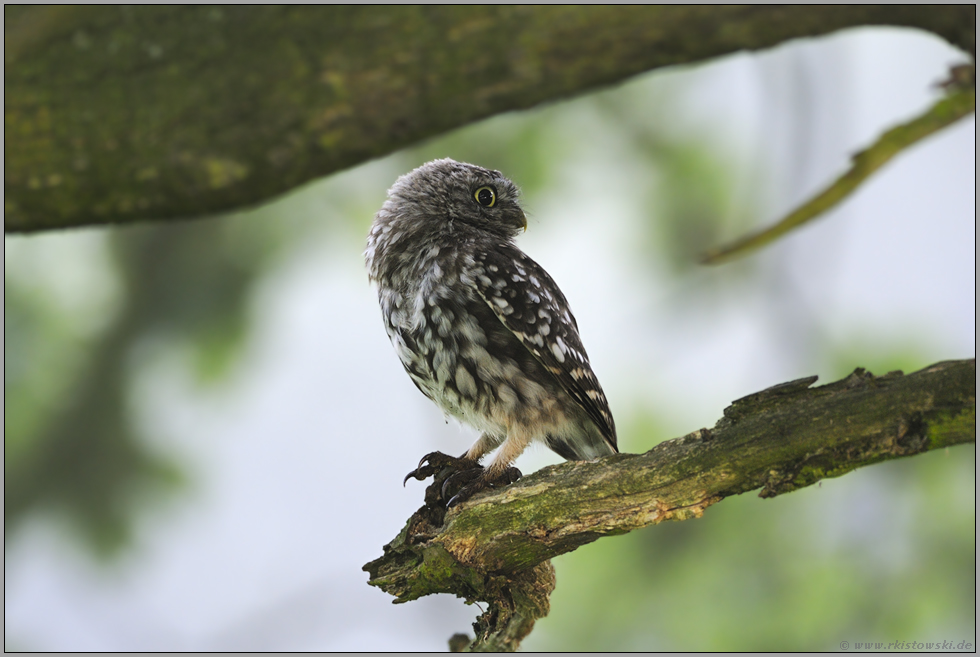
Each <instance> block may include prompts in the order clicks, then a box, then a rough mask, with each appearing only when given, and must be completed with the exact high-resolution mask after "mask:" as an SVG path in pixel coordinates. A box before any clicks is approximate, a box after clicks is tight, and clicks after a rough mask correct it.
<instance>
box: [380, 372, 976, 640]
mask: <svg viewBox="0 0 980 657" xmlns="http://www.w3.org/2000/svg"><path fill="white" fill-rule="evenodd" d="M815 380H816V377H809V378H806V379H800V380H797V381H791V382H789V383H784V384H782V385H778V386H775V387H772V388H769V389H767V390H763V391H762V392H758V393H755V394H753V395H749V396H748V397H744V398H742V399H739V400H737V401H735V402H733V403H732V405H731V406H729V407H728V408H726V409H725V411H724V415H723V417H722V418H721V419H720V420H719V421H718V423H717V424H716V425H715V426H714V428H713V429H700V430H698V431H695V432H693V433H690V434H688V435H687V436H684V437H682V438H677V439H674V440H669V441H666V442H663V443H660V444H659V445H657V446H656V447H654V448H653V449H651V450H650V451H648V452H646V453H644V454H618V455H615V456H610V457H606V458H603V459H599V460H597V461H592V462H581V461H572V462H566V463H561V464H559V465H554V466H550V467H547V468H543V469H542V470H539V471H538V472H535V473H533V474H531V475H528V476H526V477H524V478H523V479H521V480H520V481H518V482H517V483H515V484H513V485H511V486H508V487H506V488H504V489H501V490H496V491H490V492H487V493H483V494H479V495H477V496H474V497H473V498H472V499H471V500H468V501H467V502H465V503H463V504H462V505H460V506H459V507H458V508H455V509H453V510H452V511H450V512H449V513H448V514H444V513H442V512H441V511H440V510H438V509H432V508H429V507H422V508H421V509H419V511H417V512H416V513H415V515H413V516H412V518H410V519H409V521H408V523H407V524H406V526H405V527H404V529H402V531H401V533H399V535H398V536H397V537H396V538H395V539H394V540H393V541H392V542H391V543H389V544H388V545H386V546H385V547H384V555H383V556H382V557H380V558H379V559H376V560H375V561H372V562H371V563H369V564H367V565H365V566H364V570H366V571H367V572H368V573H369V574H370V579H369V582H368V583H369V584H371V585H372V586H377V587H379V588H381V589H383V590H384V591H386V592H388V593H390V594H392V595H393V596H395V598H396V599H395V602H407V601H409V600H414V599H417V598H420V597H422V596H425V595H429V594H431V593H453V594H455V595H457V596H459V597H461V598H464V599H466V600H468V601H477V600H482V601H485V602H487V603H488V604H489V608H488V610H487V611H486V613H484V614H483V615H482V616H480V618H479V619H478V621H477V623H476V624H475V625H474V627H475V629H476V630H477V636H476V639H475V640H474V642H473V643H472V644H470V645H469V646H468V649H470V650H514V649H516V647H517V646H518V644H519V643H520V640H521V639H522V638H523V637H524V636H526V635H527V633H528V632H530V631H531V628H532V627H533V625H534V622H535V620H536V619H538V618H541V617H543V616H544V615H546V614H547V613H548V595H549V593H550V592H551V589H552V588H553V587H554V572H553V570H552V569H551V566H550V562H549V559H551V558H552V557H554V556H557V555H560V554H563V553H565V552H569V551H571V550H574V549H576V548H577V547H579V546H581V545H584V544H586V543H590V542H592V541H595V540H597V539H598V538H601V537H602V536H608V535H614V534H623V533H625V532H629V531H632V530H634V529H638V528H640V527H645V526H647V525H652V524H656V523H659V522H663V521H664V520H686V519H689V518H697V517H700V516H701V515H702V514H703V513H704V510H705V509H706V508H707V507H709V506H711V505H712V504H715V503H717V502H720V501H721V500H723V499H724V498H726V497H728V496H731V495H738V494H740V493H744V492H747V491H751V490H756V489H761V493H760V496H761V497H773V496H776V495H781V494H783V493H788V492H791V491H794V490H797V489H799V488H803V487H805V486H809V485H810V484H813V483H815V482H817V481H820V480H821V479H825V478H828V477H839V476H840V475H843V474H845V473H847V472H850V471H851V470H854V469H855V468H859V467H862V466H865V465H870V464H872V463H878V462H880V461H885V460H888V459H894V458H900V457H906V456H912V455H915V454H920V453H922V452H926V451H928V450H931V449H939V448H944V447H949V446H951V445H957V444H960V443H969V442H975V441H976V360H975V359H970V360H960V361H947V362H941V363H936V364H935V365H932V366H930V367H927V368H925V369H923V370H920V371H918V372H915V373H914V374H909V375H903V374H902V373H901V372H892V373H889V374H886V375H884V376H873V375H871V374H870V373H868V372H866V371H864V370H862V369H858V370H855V371H854V373H853V374H851V375H850V376H848V377H847V378H845V379H842V380H840V381H837V382H834V383H831V384H828V385H824V386H819V387H815V388H811V387H810V386H811V384H812V383H813V382H814V381H815Z"/></svg>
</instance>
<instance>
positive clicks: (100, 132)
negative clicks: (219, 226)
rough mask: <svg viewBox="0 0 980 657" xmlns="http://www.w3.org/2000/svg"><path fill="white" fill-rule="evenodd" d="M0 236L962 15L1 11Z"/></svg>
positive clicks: (236, 189) (167, 206)
mask: <svg viewBox="0 0 980 657" xmlns="http://www.w3.org/2000/svg"><path fill="white" fill-rule="evenodd" d="M4 18H5V26H4V37H5V39H4V57H5V60H4V114H5V129H4V159H5V167H4V188H5V199H4V228H5V230H6V231H35V230H43V229H51V228H60V227H69V226H83V225H90V224H106V223H123V222H132V221H136V220H144V219H173V218H180V217H191V216H200V215H207V214H213V213H220V212H226V211H230V210H234V209H237V208H242V207H245V206H249V205H252V204H255V203H259V202H262V201H265V200H268V199H271V198H273V197H275V196H277V195H279V194H282V193H284V192H286V191H289V190H290V189H293V188H295V187H296V186H298V185H300V184H302V183H304V182H307V181H310V180H312V179H314V178H317V177H320V176H324V175H326V174H329V173H332V172H334V171H338V170H340V169H344V168H347V167H350V166H353V165H355V164H357V163H360V162H364V161H365V160H367V159H370V158H372V157H378V156H380V155H384V154H387V153H390V152H392V151H394V150H397V149H399V148H402V147H404V146H407V145H409V144H412V143H414V142H417V141H419V140H421V139H424V138H426V137H429V136H432V135H435V134H439V133H442V132H445V131H447V130H450V129H452V128H456V127H459V126H462V125H465V124H467V123H470V122H472V121H476V120H478V119H481V118H484V117H487V116H490V115H493V114H496V113H500V112H505V111H509V110H517V109H524V108H528V107H531V106H533V105H536V104H538V103H542V102H546V101H551V100H555V99H559V98H564V97H567V96H570V95H573V94H578V93H582V92H584V91H587V90H590V89H594V88H596V87H599V86H602V85H609V84H612V83H615V82H618V81H621V80H624V79H626V78H628V77H630V76H632V75H635V74H637V73H640V72H643V71H648V70H651V69H655V68H659V67H663V66H670V65H676V64H684V63H691V62H699V61H703V60H706V59H710V58H712V57H718V56H720V55H725V54H729V53H733V52H736V51H740V50H746V49H748V50H753V49H760V48H769V47H772V46H774V45H776V44H779V43H782V42H784V41H787V40H789V39H794V38H800V37H812V36H819V35H823V34H827V33H830V32H833V31H835V30H839V29H842V28H847V27H855V26H861V25H892V26H907V27H916V28H920V29H923V30H928V31H930V32H933V33H935V34H938V35H939V36H941V37H943V38H944V39H946V40H948V41H949V42H950V43H952V44H954V45H956V46H957V47H959V48H962V49H963V50H964V51H966V52H968V53H971V54H972V53H975V47H976V45H975V42H976V34H975V20H976V9H975V7H974V6H973V5H959V6H939V7H937V6H898V7H896V6H891V7H889V6H878V5H875V6H836V7H813V6H810V7H807V6H802V7H796V6H782V7H780V6H755V7H743V6H721V7H719V6H710V7H709V6H659V7H658V6H646V7H638V6H626V7H623V6H620V7H615V6H596V7H586V6H573V7H554V6H550V7H525V6H521V7H516V6H508V7H471V6H468V7H460V6H430V7H410V6H391V7H384V8H378V7H352V6H321V7H315V6H221V7H204V6H193V7H186V6H170V5H167V6H126V7H124V6H115V5H113V6H57V7H38V6H26V5H25V6H7V7H5V10H4Z"/></svg>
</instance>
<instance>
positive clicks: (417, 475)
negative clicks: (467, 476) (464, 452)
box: [402, 452, 473, 486]
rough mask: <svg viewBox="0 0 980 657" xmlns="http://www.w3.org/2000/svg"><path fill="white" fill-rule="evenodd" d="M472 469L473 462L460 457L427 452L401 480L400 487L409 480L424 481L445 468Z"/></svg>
mask: <svg viewBox="0 0 980 657" xmlns="http://www.w3.org/2000/svg"><path fill="white" fill-rule="evenodd" d="M472 467H473V461H470V460H468V459H466V458H464V457H461V456H449V455H448V454H443V453H442V452H429V453H428V454H426V455H425V456H423V457H422V459H421V460H420V461H419V465H418V467H417V468H415V469H414V470H412V471H411V472H409V473H408V474H407V475H405V479H403V480H402V486H404V485H405V484H406V483H408V480H409V479H413V478H414V479H418V480H419V481H425V480H426V479H428V478H429V477H433V476H435V475H438V474H439V473H440V472H442V471H443V470H445V469H446V468H451V469H453V470H456V471H460V470H468V469H469V468H472Z"/></svg>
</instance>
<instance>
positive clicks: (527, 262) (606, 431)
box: [474, 247, 618, 451]
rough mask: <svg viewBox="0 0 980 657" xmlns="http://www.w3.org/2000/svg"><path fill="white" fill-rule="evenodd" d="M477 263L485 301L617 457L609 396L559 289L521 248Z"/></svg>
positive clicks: (483, 256) (490, 255)
mask: <svg viewBox="0 0 980 657" xmlns="http://www.w3.org/2000/svg"><path fill="white" fill-rule="evenodd" d="M476 259H477V260H478V261H479V262H480V264H481V265H482V269H483V273H482V274H479V275H478V276H477V277H476V280H475V281H474V284H475V285H476V288H477V291H478V292H479V294H480V296H481V297H482V298H483V300H484V301H485V302H486V303H487V305H488V306H490V308H491V309H492V310H493V312H494V314H496V315H497V318H498V319H500V321H501V322H502V323H503V324H504V326H506V327H507V328H508V329H509V330H510V331H511V332H512V333H513V334H514V336H515V337H516V338H517V339H518V340H520V342H521V344H523V345H524V347H525V348H526V349H527V350H528V351H529V352H531V354H532V355H533V356H534V357H535V358H536V359H537V360H538V362H540V363H541V365H543V366H544V368H545V369H546V370H547V371H549V372H550V373H551V374H553V375H554V377H555V378H556V379H557V380H558V383H559V384H560V385H561V387H562V389H563V390H565V392H567V393H568V394H569V395H571V396H572V398H573V399H575V401H577V402H578V403H579V405H580V406H581V407H582V408H583V409H584V410H585V412H586V414H588V416H589V418H591V419H592V421H593V422H594V423H595V425H596V427H597V428H598V429H599V432H600V433H601V434H602V437H603V438H604V439H605V440H606V442H608V443H609V445H610V446H611V447H612V448H613V451H618V450H617V449H616V425H615V424H614V423H613V418H612V413H610V412H609V404H608V402H607V401H606V395H605V393H603V392H602V386H600V385H599V381H598V379H597V378H596V376H595V374H594V373H593V372H592V366H591V365H589V357H588V355H587V354H586V353H585V348H584V347H583V346H582V340H581V339H580V338H579V335H578V324H577V323H576V321H575V317H574V316H573V315H572V311H571V309H570V308H569V307H568V301H567V300H566V299H565V295H564V294H562V293H561V290H559V289H558V285H557V284H556V283H555V281H554V280H552V278H551V276H549V275H548V272H546V271H545V270H544V269H543V268H542V267H541V265H539V264H538V263H536V262H534V261H533V260H531V259H530V258H529V257H527V256H526V255H524V253H523V252H521V251H520V250H519V249H517V248H516V247H509V248H507V247H505V248H500V249H497V250H494V251H491V252H484V253H481V254H479V255H478V256H476Z"/></svg>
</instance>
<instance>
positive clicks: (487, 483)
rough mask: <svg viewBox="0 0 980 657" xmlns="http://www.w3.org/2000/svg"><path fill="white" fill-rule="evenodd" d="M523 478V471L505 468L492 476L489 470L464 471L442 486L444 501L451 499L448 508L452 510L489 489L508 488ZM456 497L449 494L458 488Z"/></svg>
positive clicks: (449, 478)
mask: <svg viewBox="0 0 980 657" xmlns="http://www.w3.org/2000/svg"><path fill="white" fill-rule="evenodd" d="M520 478H521V471H520V470H518V469H517V468H513V467H511V468H505V469H504V470H502V471H500V472H499V473H498V474H496V475H491V474H490V471H489V470H484V469H483V468H482V467H480V466H477V467H475V468H470V469H469V470H462V471H460V472H457V473H456V474H453V475H451V476H449V477H448V478H447V479H446V481H444V482H443V484H442V499H446V498H447V497H448V498H449V502H447V503H446V508H447V509H450V508H452V507H454V506H456V505H457V504H460V503H462V502H465V501H466V500H468V499H469V498H470V497H472V496H473V495H475V494H476V493H479V492H480V491H481V490H486V489H488V488H502V487H503V486H508V485H510V484H512V483H514V482H515V481H517V480H518V479H520ZM460 484H462V486H460ZM457 486H460V487H459V488H457V489H456V493H455V495H452V496H451V497H450V496H449V493H450V492H451V491H452V490H453V489H454V488H456V487H457Z"/></svg>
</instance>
